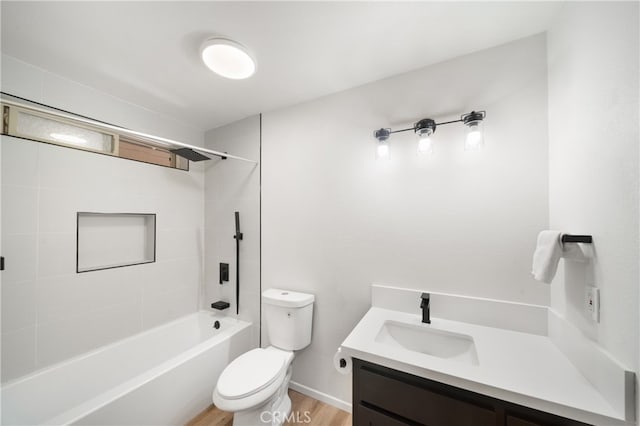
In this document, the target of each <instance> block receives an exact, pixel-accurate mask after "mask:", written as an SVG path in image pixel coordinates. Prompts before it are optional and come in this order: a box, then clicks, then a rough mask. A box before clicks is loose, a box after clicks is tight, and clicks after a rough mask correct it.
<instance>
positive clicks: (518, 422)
mask: <svg viewBox="0 0 640 426" xmlns="http://www.w3.org/2000/svg"><path fill="white" fill-rule="evenodd" d="M507 426H542V424H541V423H534V422H530V421H529V420H525V419H521V418H520V417H514V416H512V415H510V414H508V415H507Z"/></svg>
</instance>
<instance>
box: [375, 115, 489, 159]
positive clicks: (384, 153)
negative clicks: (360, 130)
mask: <svg viewBox="0 0 640 426" xmlns="http://www.w3.org/2000/svg"><path fill="white" fill-rule="evenodd" d="M486 115H487V114H486V112H485V111H471V112H470V113H467V114H462V115H461V116H460V119H459V120H452V121H444V122H442V123H436V122H435V120H433V119H431V118H423V119H422V120H420V121H418V122H417V123H415V124H414V125H413V127H409V128H406V129H400V130H391V129H388V128H387V129H385V128H382V129H378V130H376V131H375V132H374V136H375V138H376V139H377V140H378V145H377V148H376V157H377V158H386V157H388V156H389V138H390V137H391V134H392V133H401V132H407V131H409V130H413V131H414V132H415V134H416V136H417V138H418V155H424V154H431V153H432V152H433V141H432V139H431V136H432V135H433V134H434V133H435V131H436V127H437V126H442V125H444V124H451V123H463V124H464V125H466V126H467V129H466V136H465V141H464V149H465V151H478V150H480V149H481V148H482V146H483V145H484V137H483V135H482V131H483V129H482V127H483V126H482V122H483V120H484V118H485V117H486Z"/></svg>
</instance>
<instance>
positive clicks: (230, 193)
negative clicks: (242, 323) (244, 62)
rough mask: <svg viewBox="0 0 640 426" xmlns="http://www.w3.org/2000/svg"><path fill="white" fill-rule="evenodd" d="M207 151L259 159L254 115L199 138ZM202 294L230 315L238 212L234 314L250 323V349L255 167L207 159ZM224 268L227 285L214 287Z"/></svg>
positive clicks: (256, 251)
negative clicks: (237, 228) (225, 306)
mask: <svg viewBox="0 0 640 426" xmlns="http://www.w3.org/2000/svg"><path fill="white" fill-rule="evenodd" d="M205 144H206V146H207V147H208V148H211V149H215V150H219V151H222V152H232V153H233V154H234V155H238V156H241V157H244V158H248V159H252V160H256V161H259V159H260V116H258V115H255V116H252V117H249V118H245V119H244V120H240V121H237V122H235V123H233V124H229V125H227V126H223V127H219V128H217V129H213V130H210V131H208V132H207V133H206V134H205ZM204 194H205V195H204V197H205V253H206V258H205V290H206V293H205V294H206V297H205V299H204V301H203V304H204V307H205V308H207V307H209V306H210V305H211V302H215V301H216V300H225V301H227V302H229V303H230V304H231V307H230V308H229V309H228V310H226V311H224V312H225V314H227V315H229V316H236V240H234V239H233V235H234V233H235V216H234V212H236V211H238V212H240V230H241V231H242V233H243V240H242V241H241V242H240V313H239V315H238V317H239V318H241V319H243V320H246V321H250V322H251V323H253V327H252V344H253V345H254V346H256V347H257V346H258V344H259V339H260V165H259V164H252V163H248V162H243V161H235V160H220V159H213V160H212V161H208V162H207V163H206V169H205V191H204ZM220 262H224V263H228V264H229V282H226V283H224V284H223V285H220V284H219V263H220Z"/></svg>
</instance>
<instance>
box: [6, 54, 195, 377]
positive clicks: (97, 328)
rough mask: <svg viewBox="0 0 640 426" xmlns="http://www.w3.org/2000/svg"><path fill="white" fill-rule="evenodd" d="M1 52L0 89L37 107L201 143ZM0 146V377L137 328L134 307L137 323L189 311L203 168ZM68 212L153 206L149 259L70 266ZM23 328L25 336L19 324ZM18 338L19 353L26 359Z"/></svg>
mask: <svg viewBox="0 0 640 426" xmlns="http://www.w3.org/2000/svg"><path fill="white" fill-rule="evenodd" d="M5 57H6V55H3V63H2V86H3V90H5V89H7V90H8V88H13V89H15V91H18V92H20V93H17V94H19V95H21V96H25V97H27V98H30V99H33V100H37V101H40V102H43V103H45V104H48V105H52V106H58V107H63V108H65V109H68V110H69V111H73V112H77V113H80V114H83V115H88V116H91V117H93V118H96V119H99V120H103V121H107V122H113V123H116V124H122V125H124V126H126V127H129V128H133V129H136V130H140V131H146V132H149V133H151V134H156V135H158V136H164V137H169V138H175V139H177V140H181V141H184V142H187V143H194V144H196V145H202V143H203V132H202V131H200V130H199V129H195V128H193V127H190V126H188V125H185V124H184V123H180V122H177V121H175V120H173V119H172V118H170V117H165V116H162V115H160V114H156V113H154V112H152V111H149V110H147V109H145V108H142V107H138V106H135V105H132V104H130V103H127V102H122V101H121V100H118V99H116V98H113V97H112V96H110V95H108V94H105V93H100V92H97V91H95V90H93V89H91V88H89V87H87V86H83V85H80V84H77V83H74V82H72V81H69V80H67V79H63V78H60V77H58V76H55V75H53V74H50V73H48V72H46V71H45V70H41V69H38V68H36V67H31V66H29V65H28V64H25V63H22V62H20V61H16V60H13V58H11V57H8V59H7V60H5ZM8 91H10V90H8ZM2 153H3V155H2V158H1V159H0V161H1V162H2V164H1V167H0V169H1V173H2V179H3V184H4V186H3V187H2V241H1V243H2V248H3V253H2V254H3V256H5V258H6V265H7V269H6V270H5V271H4V272H3V273H2V274H3V275H2V286H3V293H5V294H3V296H4V297H3V301H2V302H3V312H2V315H3V318H2V320H3V321H2V327H3V334H2V350H3V354H2V355H3V365H2V368H3V374H4V377H3V379H4V378H5V377H16V376H19V375H22V374H26V373H28V372H29V371H33V370H34V369H35V368H36V367H43V366H46V365H49V364H50V363H53V362H58V361H61V360H63V359H65V358H68V357H72V356H75V355H79V354H80V353H81V352H83V351H86V350H89V349H92V348H95V347H98V346H101V345H105V344H108V343H111V342H113V341H114V340H116V339H119V338H122V337H125V336H128V335H130V334H132V333H136V332H139V331H141V330H142V324H143V317H144V316H145V315H146V318H147V328H148V327H151V326H155V325H159V324H161V323H162V322H164V321H168V320H171V319H174V318H175V317H176V316H180V315H184V314H186V313H189V312H193V311H195V310H196V309H197V308H198V299H199V297H200V293H201V288H200V285H201V282H202V279H203V277H202V269H203V268H202V258H203V246H204V243H203V241H202V240H203V235H202V229H203V222H204V220H203V217H204V201H203V190H204V189H203V188H204V168H203V166H201V165H195V166H194V167H192V170H191V171H190V172H185V171H180V170H172V169H168V168H165V167H159V166H155V165H149V164H145V163H140V162H135V161H129V160H125V159H120V158H115V157H110V156H106V155H97V154H94V153H90V152H85V151H80V150H75V149H70V148H65V147H59V146H54V145H48V144H44V143H38V142H27V141H22V140H17V139H13V138H8V137H2ZM78 211H89V212H92V211H93V212H106V213H122V212H125V213H156V214H157V231H158V234H157V237H158V238H160V239H161V242H160V243H159V247H157V248H158V249H159V251H158V252H157V253H156V254H157V260H158V262H157V263H150V264H147V265H136V266H130V267H123V268H116V269H110V270H104V271H95V272H87V273H83V274H76V272H75V270H76V214H77V212H78ZM17 232H21V233H25V232H28V233H29V234H16V233H17ZM34 283H35V284H34ZM19 285H22V286H19ZM9 286H11V287H9ZM144 298H146V299H147V301H148V304H147V305H143V300H144ZM145 306H147V307H148V308H147V309H146V310H145ZM34 309H35V313H34ZM36 318H37V327H38V328H37V330H38V333H37V341H36V328H35V327H33V321H34V320H36ZM24 326H26V327H27V328H19V329H18V330H17V331H16V332H11V333H7V331H8V330H9V329H15V328H18V327H24ZM29 327H31V329H30V330H31V331H30V333H31V334H30V339H31V341H29V339H26V338H25V337H24V336H25V333H24V332H22V331H23V330H27V329H28V328H29ZM17 332H22V334H14V333H17ZM27 343H29V345H28V349H29V350H30V351H31V354H30V355H25V350H26V349H25V348H27ZM36 347H37V348H38V349H39V351H40V354H39V355H40V356H39V358H38V359H37V365H36V357H35V355H34V351H35V348H36ZM5 360H8V361H7V362H6V363H5V362H4V361H5Z"/></svg>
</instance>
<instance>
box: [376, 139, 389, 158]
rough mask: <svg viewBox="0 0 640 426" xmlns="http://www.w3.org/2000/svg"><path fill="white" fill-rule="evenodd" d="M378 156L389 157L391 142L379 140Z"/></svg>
mask: <svg viewBox="0 0 640 426" xmlns="http://www.w3.org/2000/svg"><path fill="white" fill-rule="evenodd" d="M376 158H377V159H380V160H382V159H385V158H389V144H388V143H387V142H378V146H377V147H376Z"/></svg>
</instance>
